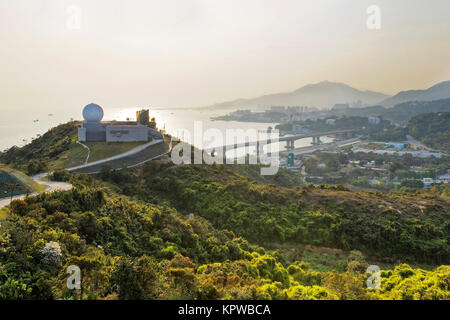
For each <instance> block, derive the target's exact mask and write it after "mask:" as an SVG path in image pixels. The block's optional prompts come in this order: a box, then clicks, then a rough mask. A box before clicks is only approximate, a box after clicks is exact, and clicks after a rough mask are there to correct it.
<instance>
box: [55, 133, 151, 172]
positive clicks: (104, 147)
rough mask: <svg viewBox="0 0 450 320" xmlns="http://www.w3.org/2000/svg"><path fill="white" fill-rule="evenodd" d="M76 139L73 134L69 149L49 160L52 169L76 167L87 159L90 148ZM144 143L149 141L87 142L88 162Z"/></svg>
mask: <svg viewBox="0 0 450 320" xmlns="http://www.w3.org/2000/svg"><path fill="white" fill-rule="evenodd" d="M76 141H77V135H74V136H72V137H71V143H70V145H69V149H68V150H67V151H65V152H63V153H62V154H60V155H59V156H58V157H57V158H56V159H54V160H51V161H50V162H49V164H48V166H49V168H50V169H56V168H61V167H62V168H70V167H75V166H78V165H81V164H83V163H84V162H85V161H86V157H87V155H88V150H87V149H86V148H85V147H83V146H82V145H80V144H79V143H77V142H76ZM144 143H147V142H146V141H145V142H125V143H123V142H109V143H108V142H86V143H84V144H85V145H86V146H87V147H88V148H89V149H90V151H91V152H90V155H89V160H88V162H94V161H98V160H101V159H106V158H109V157H113V156H116V155H118V154H121V153H124V152H127V151H130V150H131V149H133V148H136V147H137V146H140V145H142V144H144Z"/></svg>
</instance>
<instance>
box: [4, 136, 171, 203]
mask: <svg viewBox="0 0 450 320" xmlns="http://www.w3.org/2000/svg"><path fill="white" fill-rule="evenodd" d="M163 142H164V141H163V140H162V139H161V140H156V139H155V140H153V141H152V142H150V143H147V144H145V145H141V146H138V147H136V148H134V149H132V150H130V151H128V152H124V153H121V154H119V155H116V156H114V157H110V158H107V159H103V160H99V161H96V162H91V163H86V162H85V163H84V164H83V165H80V166H77V167H73V168H68V169H67V170H69V171H77V170H80V169H84V168H95V166H98V165H100V164H103V163H107V162H113V161H117V160H120V159H123V158H127V157H130V156H135V155H138V154H140V153H143V156H144V159H139V158H136V159H135V160H136V161H134V162H133V163H130V164H128V165H127V166H126V167H127V168H132V167H136V166H139V165H142V164H144V163H146V162H148V161H151V160H155V159H158V158H160V157H162V156H164V155H166V154H168V153H170V151H171V149H172V141H170V145H169V147H168V150H166V151H164V152H162V153H160V154H157V155H147V154H145V152H144V151H146V150H149V149H148V147H149V146H153V145H156V144H160V143H163ZM86 160H87V159H86ZM93 173H97V172H89V174H93ZM48 175H49V173H48V172H45V173H40V174H37V175H35V176H32V177H31V178H32V179H33V180H34V181H36V182H37V183H39V184H41V185H43V186H46V187H47V188H46V189H45V190H44V191H43V192H53V191H66V190H70V189H72V184H70V183H67V182H59V181H49V180H43V179H45V178H46V177H47V176H48ZM38 194H39V192H33V193H29V194H22V195H18V196H14V197H12V199H13V200H18V199H20V200H23V199H24V198H25V197H26V196H27V195H28V196H35V195H38ZM10 203H11V198H10V197H8V198H3V199H0V209H1V208H3V207H6V206H8V205H9V204H10Z"/></svg>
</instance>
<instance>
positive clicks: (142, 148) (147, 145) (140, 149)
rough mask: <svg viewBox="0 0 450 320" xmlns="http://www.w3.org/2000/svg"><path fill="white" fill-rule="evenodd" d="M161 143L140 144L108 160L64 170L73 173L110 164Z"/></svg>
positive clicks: (153, 141) (159, 141) (156, 140)
mask: <svg viewBox="0 0 450 320" xmlns="http://www.w3.org/2000/svg"><path fill="white" fill-rule="evenodd" d="M163 141H164V140H163V139H154V140H152V141H151V142H149V143H146V144H142V145H140V146H137V147H136V148H133V149H131V150H129V151H127V152H124V153H121V154H118V155H116V156H113V157H109V158H106V159H102V160H98V161H94V162H90V163H85V164H82V165H80V166H76V167H72V168H67V169H66V170H67V171H75V170H79V169H83V168H88V167H93V166H96V165H99V164H102V163H106V162H110V161H113V160H119V159H122V158H125V157H128V156H131V155H133V154H136V153H139V152H141V151H143V150H145V149H147V147H150V146H152V145H155V144H158V143H161V142H163Z"/></svg>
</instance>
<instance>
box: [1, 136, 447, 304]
mask: <svg viewBox="0 0 450 320" xmlns="http://www.w3.org/2000/svg"><path fill="white" fill-rule="evenodd" d="M47 138H49V139H53V138H54V137H53V136H52V135H49V136H47ZM47 138H43V140H42V141H41V144H42V145H43V146H44V145H49V144H47V143H46V141H45V140H46V139H47ZM56 140H57V139H56ZM69 145H70V144H69ZM35 148H36V149H35V150H38V148H37V145H35ZM30 150H31V149H30V146H26V147H24V148H22V149H17V150H16V151H14V152H24V153H25V152H29V151H30ZM40 150H41V152H43V153H46V152H48V151H49V150H48V148H41V149H40ZM67 150H69V149H65V150H63V151H61V153H64V152H66V151H67ZM61 153H60V154H61ZM7 154H8V155H9V156H11V155H12V154H13V153H7ZM30 159H34V157H33V156H30ZM31 161H32V160H31ZM24 164H26V162H24V163H22V165H24ZM258 170H259V167H258V166H238V165H232V166H227V165H212V166H208V165H180V166H176V165H174V164H172V163H171V162H170V161H167V159H161V160H157V161H151V162H148V163H147V164H145V165H142V166H139V167H136V168H133V169H125V170H119V171H113V170H108V169H107V168H106V167H105V168H104V169H103V170H102V171H101V173H100V174H98V175H97V176H96V177H95V178H94V177H92V176H87V175H82V174H81V175H80V174H70V173H68V172H64V171H57V172H56V173H55V174H54V175H53V176H52V178H58V177H60V178H64V179H68V180H69V181H70V182H71V183H72V184H73V186H74V187H73V188H72V190H70V191H64V192H63V191H61V192H53V193H41V194H39V195H38V196H34V197H27V198H26V199H25V200H15V201H13V203H12V204H11V206H10V207H9V208H7V209H4V210H3V211H1V212H0V217H1V218H2V219H3V220H2V222H1V225H0V248H1V250H0V299H108V300H111V299H300V300H303V299H307V300H310V299H314V300H316V299H450V288H449V283H450V281H449V279H450V266H449V263H450V251H449V250H450V249H449V245H448V244H449V240H450V239H449V238H450V222H449V221H450V219H449V215H450V209H449V208H450V205H449V204H450V193H449V189H448V187H447V188H446V187H441V188H431V189H430V190H429V191H424V190H422V191H418V192H416V193H414V194H413V193H378V192H377V193H371V192H355V191H350V190H348V189H346V188H345V187H343V186H339V185H338V186H327V185H321V186H316V187H315V186H313V185H305V186H303V185H302V182H301V179H300V178H301V177H300V176H295V175H294V176H292V175H288V174H287V171H284V170H281V171H280V172H279V174H278V175H276V176H273V177H264V178H261V177H259V176H258V174H257V173H258ZM5 210H7V211H5ZM373 264H375V265H378V266H380V267H381V269H382V272H381V278H380V281H381V289H380V290H376V291H374V290H371V289H369V288H368V287H367V284H366V281H367V279H368V277H369V276H370V275H369V274H368V273H366V270H367V267H368V266H369V265H373ZM70 265H76V266H79V267H80V269H81V271H82V290H75V291H73V290H68V289H67V286H66V281H67V268H68V266H70Z"/></svg>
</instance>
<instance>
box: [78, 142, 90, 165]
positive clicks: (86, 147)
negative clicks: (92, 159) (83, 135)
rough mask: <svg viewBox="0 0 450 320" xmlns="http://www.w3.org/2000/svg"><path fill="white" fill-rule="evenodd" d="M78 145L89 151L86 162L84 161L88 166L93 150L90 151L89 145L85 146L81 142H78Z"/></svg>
mask: <svg viewBox="0 0 450 320" xmlns="http://www.w3.org/2000/svg"><path fill="white" fill-rule="evenodd" d="M77 143H78V144H79V145H81V146H82V147H83V148H85V149H87V151H88V154H87V156H86V160H84V164H87V163H88V161H89V156H90V155H91V149H89V147H88V146H87V145H85V144H84V143H81V142H80V141H77Z"/></svg>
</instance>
